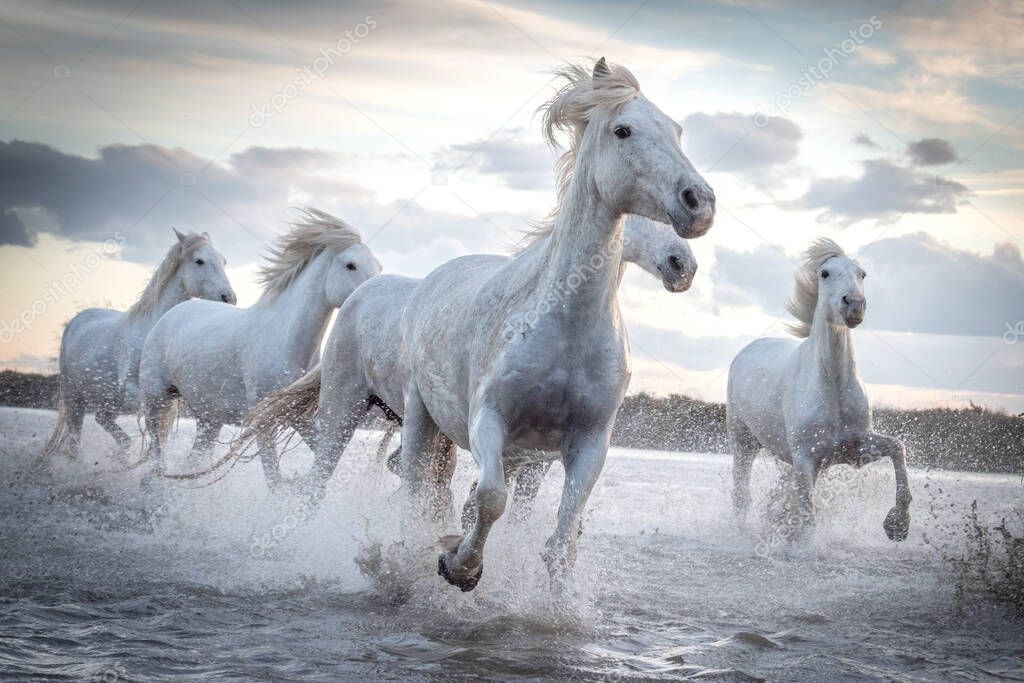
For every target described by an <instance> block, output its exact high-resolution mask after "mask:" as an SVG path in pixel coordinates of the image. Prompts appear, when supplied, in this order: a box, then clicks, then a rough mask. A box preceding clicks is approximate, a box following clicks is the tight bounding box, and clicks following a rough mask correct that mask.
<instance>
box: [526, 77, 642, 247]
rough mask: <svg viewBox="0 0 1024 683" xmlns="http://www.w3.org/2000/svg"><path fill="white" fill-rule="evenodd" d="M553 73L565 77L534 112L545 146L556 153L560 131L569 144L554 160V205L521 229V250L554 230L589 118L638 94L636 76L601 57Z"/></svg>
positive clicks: (638, 84) (558, 147)
mask: <svg viewBox="0 0 1024 683" xmlns="http://www.w3.org/2000/svg"><path fill="white" fill-rule="evenodd" d="M594 70H597V71H599V72H600V74H601V75H600V76H599V77H598V78H597V79H595V78H594V76H593V71H594ZM555 76H556V77H559V78H562V79H564V80H565V83H564V84H563V85H562V87H560V88H559V89H558V91H557V92H555V94H554V95H553V96H552V97H551V99H549V100H548V101H547V102H545V103H544V104H542V105H541V106H540V107H538V108H537V111H538V112H542V113H543V116H544V118H543V124H542V126H541V129H542V132H543V135H544V141H545V142H546V143H547V144H548V147H550V148H551V149H552V150H554V151H556V152H557V151H559V150H562V149H563V148H562V145H561V144H559V142H558V136H559V134H560V133H565V134H566V135H567V136H568V138H569V146H568V147H567V148H565V151H563V152H562V154H561V155H560V156H559V157H558V161H557V162H555V178H556V183H555V186H556V190H557V199H556V201H555V206H554V208H553V209H551V212H550V213H549V214H548V215H547V217H546V218H545V219H544V220H542V221H540V222H537V223H536V224H534V226H533V227H532V228H531V229H529V230H527V231H525V232H524V234H523V238H522V240H521V246H520V249H519V251H520V252H521V251H523V250H524V249H526V247H528V246H529V245H530V244H532V243H533V242H536V241H537V240H540V239H544V238H545V237H547V236H548V235H550V234H551V231H552V230H554V229H555V219H556V218H557V217H558V211H559V209H561V207H562V202H563V200H564V199H565V195H566V192H568V190H569V184H570V183H571V182H572V175H573V171H574V169H575V168H576V158H577V155H578V154H579V150H580V145H581V144H582V143H583V134H584V132H585V131H586V129H587V123H588V122H589V121H590V119H591V118H592V117H593V116H594V114H595V113H596V112H598V111H608V110H611V109H615V108H617V107H620V106H622V105H623V104H625V103H626V102H629V101H630V100H632V99H634V98H635V97H638V96H639V95H640V83H639V81H637V80H636V76H634V75H633V74H632V73H631V72H630V71H629V69H627V68H626V67H624V66H620V65H618V64H607V63H606V62H605V61H604V58H603V57H602V58H601V59H600V60H598V62H597V63H596V64H595V67H594V69H587V68H585V67H583V66H581V65H579V64H568V65H566V66H565V67H563V68H561V69H559V70H558V71H556V72H555Z"/></svg>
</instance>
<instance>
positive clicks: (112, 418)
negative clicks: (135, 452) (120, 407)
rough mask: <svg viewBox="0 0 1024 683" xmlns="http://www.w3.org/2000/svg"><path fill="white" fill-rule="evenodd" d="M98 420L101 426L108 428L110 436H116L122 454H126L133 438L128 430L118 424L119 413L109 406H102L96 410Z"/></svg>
mask: <svg viewBox="0 0 1024 683" xmlns="http://www.w3.org/2000/svg"><path fill="white" fill-rule="evenodd" d="M96 422H97V423H98V424H99V426H100V427H103V429H105V430H107V433H108V434H110V436H112V437H114V441H116V442H117V447H118V450H119V451H120V454H121V455H122V456H124V454H125V453H127V452H128V449H129V448H131V445H132V439H131V437H130V436H128V432H126V431H124V430H123V429H121V427H120V425H118V424H117V413H116V412H115V411H113V410H110V409H109V408H100V409H99V410H97V411H96Z"/></svg>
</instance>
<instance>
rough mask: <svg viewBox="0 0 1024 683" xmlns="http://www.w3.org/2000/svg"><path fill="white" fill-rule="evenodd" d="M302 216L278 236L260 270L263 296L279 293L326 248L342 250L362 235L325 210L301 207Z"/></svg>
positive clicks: (360, 241) (358, 239)
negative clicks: (289, 228)
mask: <svg viewBox="0 0 1024 683" xmlns="http://www.w3.org/2000/svg"><path fill="white" fill-rule="evenodd" d="M300 213H301V217H300V218H299V219H298V220H295V221H292V222H291V223H290V225H291V230H289V231H288V232H287V233H285V234H284V235H282V236H281V237H280V238H278V240H277V242H276V243H275V244H274V246H272V247H271V248H270V251H269V252H268V254H267V257H266V258H267V263H266V264H265V265H263V266H262V267H261V268H260V270H259V273H258V278H259V281H260V283H261V284H262V285H263V296H265V297H267V296H270V297H273V296H277V295H278V294H280V293H281V292H283V291H284V290H286V289H287V288H288V287H289V286H290V285H291V284H292V282H294V281H295V279H296V278H297V277H298V276H299V275H300V274H301V273H302V271H303V270H305V269H306V267H307V266H309V264H310V263H312V261H313V259H315V258H316V257H317V256H319V255H320V253H321V252H323V251H324V250H327V249H330V250H333V251H343V250H345V249H348V248H349V247H351V246H354V245H356V244H362V241H363V238H362V236H361V235H360V234H359V231H358V230H356V229H355V228H354V227H352V226H351V225H349V224H348V223H346V222H345V221H343V220H342V219H340V218H338V217H337V216H332V215H331V214H329V213H327V212H326V211H320V210H319V209H314V208H311V207H306V208H303V209H300Z"/></svg>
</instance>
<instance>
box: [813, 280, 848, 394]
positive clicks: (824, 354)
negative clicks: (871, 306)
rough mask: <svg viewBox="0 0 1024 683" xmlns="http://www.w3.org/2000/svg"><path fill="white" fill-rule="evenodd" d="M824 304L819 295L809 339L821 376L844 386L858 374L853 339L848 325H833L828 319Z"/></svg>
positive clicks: (825, 303)
mask: <svg viewBox="0 0 1024 683" xmlns="http://www.w3.org/2000/svg"><path fill="white" fill-rule="evenodd" d="M827 305H828V304H827V302H826V301H825V300H824V299H823V298H819V300H818V305H817V307H816V309H815V311H814V320H813V321H812V322H811V333H810V335H809V336H808V341H809V342H810V344H811V348H812V349H813V356H814V358H815V360H816V363H817V367H818V370H819V372H820V373H821V374H822V376H823V377H824V378H825V379H828V380H829V381H830V382H835V383H836V384H837V386H840V387H843V386H846V385H847V384H848V383H849V382H850V381H851V380H852V379H853V378H855V377H856V376H857V364H856V361H855V360H854V357H853V339H852V336H851V335H850V328H848V327H846V326H845V325H841V326H840V325H833V324H832V323H830V322H829V321H828V314H827V311H826V306H827Z"/></svg>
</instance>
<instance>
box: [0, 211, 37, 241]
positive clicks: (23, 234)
mask: <svg viewBox="0 0 1024 683" xmlns="http://www.w3.org/2000/svg"><path fill="white" fill-rule="evenodd" d="M35 242H36V240H35V235H32V234H30V233H29V231H28V228H26V227H25V224H24V223H22V222H21V218H19V217H18V214H16V213H15V212H14V211H9V210H7V209H0V245H3V244H13V245H16V246H19V247H31V246H32V245H33V244H35Z"/></svg>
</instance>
